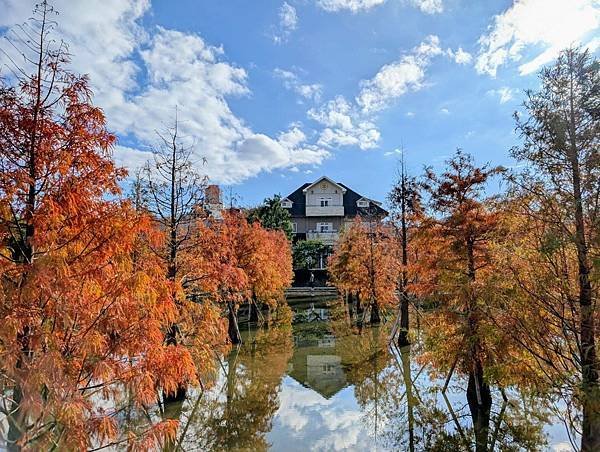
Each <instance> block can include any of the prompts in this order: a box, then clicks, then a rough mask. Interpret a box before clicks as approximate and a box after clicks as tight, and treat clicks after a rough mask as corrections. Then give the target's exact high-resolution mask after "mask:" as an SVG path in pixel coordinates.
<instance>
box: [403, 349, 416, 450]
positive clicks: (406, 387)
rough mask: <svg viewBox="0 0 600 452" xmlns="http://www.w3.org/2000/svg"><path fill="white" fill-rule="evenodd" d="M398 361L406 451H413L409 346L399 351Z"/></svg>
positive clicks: (413, 436)
mask: <svg viewBox="0 0 600 452" xmlns="http://www.w3.org/2000/svg"><path fill="white" fill-rule="evenodd" d="M400 359H401V360H402V377H403V379H404V390H405V391H406V410H407V414H408V416H407V417H408V450H409V451H410V452H414V450H415V415H414V406H415V398H414V396H413V392H412V390H413V387H412V386H413V385H412V378H411V372H410V371H411V369H410V346H405V347H402V348H401V349H400Z"/></svg>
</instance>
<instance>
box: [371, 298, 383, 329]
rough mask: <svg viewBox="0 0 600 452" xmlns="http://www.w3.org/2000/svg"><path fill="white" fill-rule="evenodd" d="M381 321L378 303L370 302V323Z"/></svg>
mask: <svg viewBox="0 0 600 452" xmlns="http://www.w3.org/2000/svg"><path fill="white" fill-rule="evenodd" d="M380 323H381V315H380V314H379V305H378V304H377V302H376V301H373V302H372V303H371V325H379V324H380Z"/></svg>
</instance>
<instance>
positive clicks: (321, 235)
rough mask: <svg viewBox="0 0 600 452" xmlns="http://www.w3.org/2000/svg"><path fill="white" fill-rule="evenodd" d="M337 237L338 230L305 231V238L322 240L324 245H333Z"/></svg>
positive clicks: (338, 236) (338, 234)
mask: <svg viewBox="0 0 600 452" xmlns="http://www.w3.org/2000/svg"><path fill="white" fill-rule="evenodd" d="M339 238H340V233H339V232H338V231H327V232H319V231H308V232H307V233H306V239H307V240H318V241H320V242H323V243H324V244H325V245H334V244H335V242H337V240H338V239H339Z"/></svg>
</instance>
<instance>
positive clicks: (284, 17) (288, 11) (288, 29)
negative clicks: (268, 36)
mask: <svg viewBox="0 0 600 452" xmlns="http://www.w3.org/2000/svg"><path fill="white" fill-rule="evenodd" d="M278 16H279V25H278V27H277V31H276V32H275V34H274V35H273V40H274V41H275V42H276V43H282V42H285V41H287V39H288V37H289V36H290V34H291V33H292V32H293V31H294V30H295V29H296V28H298V14H297V13H296V8H294V7H293V6H292V5H290V4H289V3H288V2H283V5H281V7H280V8H279V14H278Z"/></svg>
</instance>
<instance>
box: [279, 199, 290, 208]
mask: <svg viewBox="0 0 600 452" xmlns="http://www.w3.org/2000/svg"><path fill="white" fill-rule="evenodd" d="M281 207H283V208H284V209H291V208H292V201H290V200H289V199H287V198H284V199H282V200H281Z"/></svg>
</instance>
